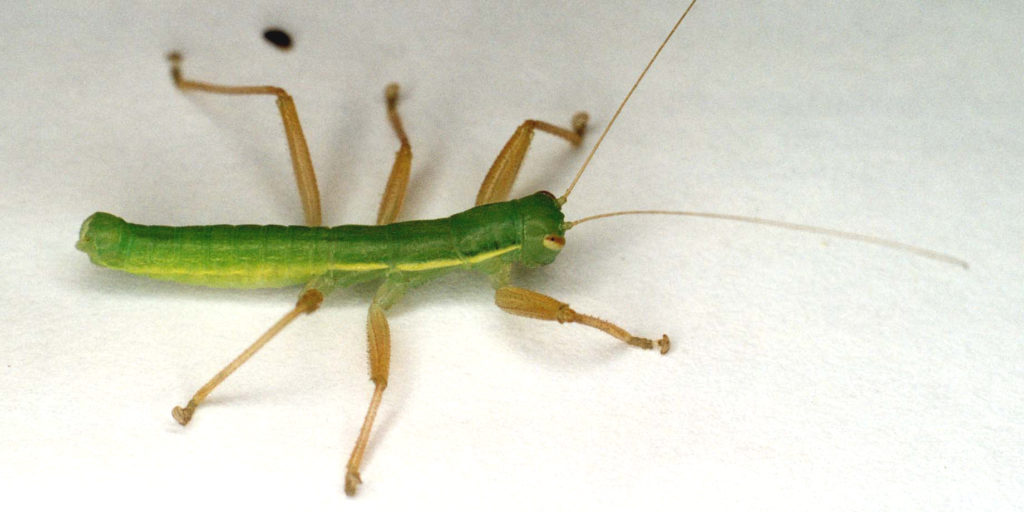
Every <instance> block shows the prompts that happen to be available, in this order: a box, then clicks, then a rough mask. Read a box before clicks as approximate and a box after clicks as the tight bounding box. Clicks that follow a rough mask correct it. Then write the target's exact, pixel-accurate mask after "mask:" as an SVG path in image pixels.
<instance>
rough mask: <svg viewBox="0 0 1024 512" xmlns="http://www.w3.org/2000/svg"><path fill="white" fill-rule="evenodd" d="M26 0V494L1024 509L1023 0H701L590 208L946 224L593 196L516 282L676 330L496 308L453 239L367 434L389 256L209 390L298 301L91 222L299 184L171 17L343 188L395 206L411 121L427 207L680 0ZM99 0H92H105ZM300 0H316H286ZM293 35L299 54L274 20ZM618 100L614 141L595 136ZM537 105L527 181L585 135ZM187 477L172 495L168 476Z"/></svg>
mask: <svg viewBox="0 0 1024 512" xmlns="http://www.w3.org/2000/svg"><path fill="white" fill-rule="evenodd" d="M65 4H66V3H63V2H41V3H35V4H34V5H32V6H26V5H20V6H8V7H6V8H5V11H4V16H3V17H2V21H0V33H2V38H0V49H2V54H3V58H2V59H0V76H2V77H3V79H2V80H0V98H2V100H0V119H2V121H0V180H2V181H0V191H2V194H0V205H2V212H3V215H4V219H5V222H4V231H3V234H2V235H0V240H2V247H3V250H2V252H0V265H2V267H3V272H2V274H0V276H2V277H0V280H2V281H0V290H2V292H0V293H2V300H3V304H2V307H0V311H2V312H3V313H2V315H3V317H4V326H5V328H4V336H3V341H2V342H0V363H2V365H0V410H3V413H2V414H0V454H2V455H0V495H2V496H3V497H4V501H5V503H7V504H10V503H15V504H16V505H18V506H15V507H14V508H15V509H24V508H28V507H29V506H31V508H34V509H40V508H51V509H57V507H60V508H64V509H67V508H71V506H73V505H74V506H77V505H82V504H94V505H102V506H104V507H105V508H107V509H111V510H116V509H129V508H131V509H135V510H154V509H156V510H160V509H171V508H175V509H177V510H182V509H188V508H191V506H195V507H197V508H198V509H204V508H209V507H210V506H212V505H226V504H229V503H230V504H234V505H236V506H235V507H233V508H237V509H247V510H260V509H270V508H277V509H281V508H282V507H285V506H287V508H288V509H291V510H315V509H335V510H336V509H338V508H339V507H346V508H349V507H359V508H365V507H371V506H372V507H392V508H396V509H397V508H404V509H408V508H411V507H412V506H422V505H424V504H429V503H441V504H447V505H451V506H459V505H464V506H469V505H483V504H488V505H489V506H493V507H496V508H507V509H513V510H535V509H562V510H564V509H567V508H568V507H569V506H570V505H573V506H576V507H577V508H578V509H580V510H598V509H609V510H623V509H626V508H627V507H628V508H629V509H631V510H641V509H642V507H644V506H655V508H664V507H667V506H668V505H672V506H678V507H685V508H688V509H697V510H700V509H714V510H718V509H736V510H749V509H762V510H765V509H779V510H791V509H814V510H826V509H847V510H881V509H891V510H905V509H917V510H961V509H965V508H967V509H988V510H996V509H1011V508H1014V506H1015V505H1019V504H1020V503H1021V501H1022V499H1024V491H1022V477H1021V472H1020V468H1021V467H1022V465H1024V461H1022V448H1021V446H1022V444H1024V443H1022V441H1024V439H1022V437H1024V436H1022V426H1021V424H1022V421H1024V402H1022V400H1021V391H1022V380H1024V379H1022V367H1024V366H1022V363H1024V348H1022V347H1024V345H1022V343H1021V342H1022V339H1021V338H1022V332H1024V329H1022V324H1024V322H1022V319H1021V315H1022V313H1021V312H1022V311H1024V308H1022V306H1024V301H1022V298H1024V270H1022V256H1024V221H1022V220H1021V197H1022V194H1024V173H1022V164H1021V162H1022V161H1024V146H1022V140H1024V137H1022V130H1021V128H1020V126H1021V119H1024V88H1022V87H1021V82H1020V77H1021V76H1022V71H1024V70H1022V62H1024V55H1022V50H1021V45H1020V41H1021V29H1020V27H1021V26H1024V14H1022V7H1021V5H1020V3H1019V2H1009V1H1005V2H987V3H984V4H982V5H981V6H977V5H974V6H967V5H966V4H964V5H959V4H956V3H954V4H953V5H946V4H944V5H941V6H940V5H937V4H935V3H934V2H917V1H896V2H886V3H881V4H877V5H876V6H871V5H863V4H853V3H850V4H847V5H845V6H824V5H818V3H807V2H788V1H784V2H772V3H770V7H769V6H754V7H752V6H751V2H738V1H720V2H703V3H701V4H699V5H697V7H696V8H695V10H694V12H693V13H692V15H691V18H690V19H689V20H687V21H686V22H685V23H684V25H683V27H682V28H681V31H680V33H679V34H678V36H677V38H676V39H675V40H674V41H672V42H671V43H670V45H669V46H668V47H667V49H666V50H665V52H664V55H663V57H662V59H661V61H660V62H658V63H657V65H656V66H655V68H654V70H653V71H652V72H651V73H650V75H649V77H648V81H647V82H646V83H645V84H644V85H643V86H642V87H641V88H640V90H639V91H638V92H637V94H636V96H635V101H634V102H633V103H632V104H631V105H630V106H629V108H628V109H627V110H626V112H625V113H624V114H623V116H622V117H621V119H620V123H619V124H618V125H617V126H616V128H615V129H614V130H613V131H612V133H611V135H610V136H609V137H608V139H607V140H606V144H605V145H604V147H603V148H602V150H601V151H600V152H599V153H598V156H597V158H596V160H595V162H594V164H593V165H592V166H591V170H590V173H589V175H587V176H585V177H584V179H583V180H582V182H581V184H580V185H579V187H578V188H577V192H576V193H575V194H574V195H573V197H572V198H571V200H570V203H569V204H568V205H567V207H566V210H567V214H568V216H569V217H570V218H578V217H580V216H583V215H588V214H592V213H598V212H604V211H609V210H613V209H623V208H686V209H699V210H710V211H717V212H727V213H737V214H747V215H759V216H763V217H768V218H775V219H782V220H788V221H792V222H805V223H813V224H817V225H821V226H826V227H831V228H836V229H845V230H851V231H858V232H863V233H870V234H875V235H879V236H884V237H889V238H893V239H897V240H900V241H904V242H907V243H912V244H917V245H922V246H926V247H929V248H933V249H936V250H941V251H948V252H951V253H955V254H956V255H958V256H961V257H963V258H965V259H967V260H968V261H970V263H971V265H972V267H971V269H970V270H969V271H964V270H962V269H959V268H956V267H953V266H949V265H943V264H938V263H934V262H931V261H927V260H922V259H919V258H914V257H911V256H908V255H906V254H903V253H898V252H893V251H889V250H885V249H879V248H875V247H871V246H866V245H862V244H856V243H852V242H846V241H842V240H832V239H827V238H823V237H819V236H813V235H806V234H800V233H789V232H780V231H778V230H773V229H769V228H759V227H752V226H742V225H732V224H728V223H723V222H713V221H699V220H682V219H671V218H634V219H618V220H607V221H604V222H603V223H594V224H590V225H585V226H581V227H580V228H578V229H577V230H574V231H572V232H570V234H569V235H570V236H569V245H568V247H567V248H566V250H565V251H564V253H563V255H562V257H561V258H560V259H559V261H557V262H556V263H555V264H554V265H552V266H550V267H547V268H545V269H542V270H540V271H537V272H529V273H527V272H522V273H520V274H519V278H520V279H519V281H518V282H519V283H521V284H524V285H526V286H532V287H535V288H538V289H540V290H541V291H544V292H547V293H550V294H552V295H554V296H556V297H558V298H561V299H563V300H566V301H567V302H569V303H571V304H573V305H574V306H576V307H577V309H580V310H582V311H587V312H592V313H594V314H597V315H600V316H605V317H609V318H611V319H613V320H615V321H617V322H619V323H621V324H623V325H624V326H626V327H627V328H629V329H631V330H634V331H636V332H637V333H638V334H642V335H651V336H656V335H660V334H661V333H662V332H666V333H668V334H669V335H670V336H672V338H673V341H674V350H673V351H672V352H671V353H670V354H669V355H668V356H666V357H658V356H657V355H655V354H650V353H642V352H639V351H636V350H631V349H628V348H624V347H621V346H619V345H617V344H615V343H614V342H613V341H611V340H610V339H608V338H606V337H604V336H603V335H600V334H599V333H595V332H590V331H589V330H586V329H582V328H573V327H559V326H557V325H548V324H540V323H536V322H531V321H528V320H525V319H519V318H513V317H509V316H507V315H504V314H502V313H501V312H499V311H498V310H497V309H496V308H494V307H493V306H492V305H491V294H490V291H489V290H488V288H487V286H486V284H485V282H484V281H483V280H481V279H479V278H476V277H472V276H462V277H459V276H455V277H452V278H449V279H444V280H443V281H442V282H440V283H437V284H434V285H431V286H427V287H425V288H423V289H421V290H419V291H417V292H415V293H412V294H410V295H409V296H408V297H407V299H406V300H405V301H404V302H402V303H401V304H400V305H399V306H397V307H396V308H395V309H394V310H393V313H392V315H391V327H392V334H393V338H394V342H393V349H392V354H393V356H392V357H393V360H392V365H391V367H392V379H391V385H390V388H389V390H388V393H387V394H386V396H385V402H384V405H383V407H382V409H381V413H380V415H379V420H378V425H377V429H376V432H375V435H374V438H373V441H372V443H371V445H370V448H369V451H368V455H367V459H366V464H365V468H364V471H363V477H364V481H365V482H366V483H365V485H364V486H363V487H362V488H361V490H360V496H359V497H358V499H356V500H354V501H346V500H345V498H344V495H343V493H342V490H341V487H342V478H343V471H344V469H343V466H344V462H345V460H346V458H347V456H348V452H349V449H350V448H351V443H352V441H353V440H354V439H355V436H356V433H357V430H358V427H359V424H360V422H361V419H362V415H363V413H364V410H365V407H366V403H367V400H368V398H369V395H370V391H371V388H370V385H369V383H368V382H367V378H366V361H365V348H364V347H365V342H364V321H365V320H364V315H365V308H366V305H367V301H368V298H369V296H370V294H371V293H372V288H370V287H362V288H358V289H356V290H353V291H352V293H342V294H339V295H338V296H337V297H332V298H331V299H330V301H329V302H328V304H327V305H326V306H325V308H324V309H323V310H321V312H319V313H317V314H316V315H314V316H312V317H308V318H304V319H301V320H300V321H299V322H297V323H296V324H295V325H294V326H293V327H292V328H290V329H289V330H288V331H286V333H285V334H284V335H282V336H281V338H280V339H278V340H276V341H275V342H274V343H272V344H271V345H270V346H269V347H268V348H267V349H266V350H265V352H264V353H261V354H260V355H259V356H257V357H256V359H255V360H254V361H253V362H252V363H250V365H249V366H247V367H245V368H244V369H242V370H241V371H240V372H239V373H238V374H237V375H235V376H234V377H232V378H231V379H230V380H229V381H228V383H227V384H226V385H225V386H224V387H223V388H222V389H220V390H218V391H217V392H216V393H214V395H212V397H211V399H210V401H209V403H208V405H207V406H206V407H204V408H201V409H200V410H199V412H198V413H197V416H196V419H195V420H194V421H193V423H192V424H191V425H189V427H188V428H186V429H182V428H180V427H179V426H178V425H177V424H175V423H174V422H173V420H172V419H171V416H170V409H171V407H172V406H173V405H175V404H177V403H182V402H183V401H184V400H186V399H187V397H188V396H189V395H190V394H191V393H192V392H193V391H194V389H195V386H198V385H199V384H201V383H202V382H204V381H205V379H206V378H208V377H209V376H210V375H212V373H213V372H215V371H216V370H217V369H219V368H220V366H221V365H222V364H224V363H226V362H227V361H228V360H230V358H231V357H233V356H234V355H235V354H236V353H237V351H238V350H240V349H241V348H243V347H244V346H245V345H246V344H247V343H249V342H250V341H251V340H252V339H253V338H254V337H255V336H257V335H258V334H259V333H260V332H262V330H263V329H265V328H266V327H267V326H268V325H269V324H270V323H271V322H272V321H273V320H274V319H276V318H277V317H278V316H279V315H280V314H281V313H283V312H284V311H285V310H286V309H287V308H288V307H289V306H290V305H291V304H292V301H293V300H294V297H295V293H296V292H295V290H277V291H259V292H237V291H217V290H206V289H198V288H189V287H183V286H177V285H173V284H166V283H158V282H151V281H147V280H144V279H140V278H135V277H132V276H128V275H121V274H118V273H115V272H112V271H107V270H104V269H100V268H97V267H94V266H91V265H89V264H88V262H87V260H86V258H85V257H84V256H83V255H82V254H80V253H78V252H76V251H74V249H73V243H74V241H75V237H76V234H77V230H78V226H79V223H80V222H81V221H82V219H84V218H85V217H86V216H88V215H89V214H90V213H92V212H93V211H96V210H105V211H110V212H112V213H116V214H118V215H122V216H124V217H125V218H127V219H129V220H132V221H135V222H143V223H164V224H196V223H295V222H298V221H300V220H301V212H300V210H299V205H298V200H297V198H296V197H295V192H294V190H293V185H292V183H291V181H290V180H291V178H290V171H289V168H288V162H287V152H286V149H285V144H284V139H283V136H282V134H281V130H280V125H279V120H278V117H277V112H276V109H275V108H274V106H273V101H272V100H270V99H267V98H262V99H251V98H249V99H234V98H223V97H210V96H202V95H197V94H188V95H184V94H181V93H179V92H178V91H176V90H175V89H174V88H173V87H172V86H171V82H170V79H169V77H168V71H167V66H166V63H165V61H164V59H163V55H164V54H165V53H166V52H167V51H169V50H172V49H178V50H180V51H183V52H184V53H185V54H186V59H187V60H186V63H185V67H186V72H187V74H188V75H190V76H192V77H195V78H197V79H204V80H210V81H215V82H225V83H243V84H245V83H272V84H277V85H281V86H284V87H286V88H287V89H288V90H289V91H290V92H291V93H292V94H293V95H294V96H295V98H296V101H297V103H298V107H299V112H300V115H301V117H302V120H303V122H304V125H305V129H306V135H307V137H308V138H309V142H310V146H311V150H312V154H313V159H314V162H315V163H316V164H317V167H318V170H319V175H320V182H321V190H322V193H323V199H324V205H325V214H326V219H327V220H328V221H329V222H330V223H345V222H348V223H368V222H371V221H372V219H373V216H374V214H375V212H376V204H377V201H378V198H379V194H380V191H381V189H382V187H383V184H384V180H385V177H386V172H387V169H388V168H389V167H390V163H391V158H392V155H393V152H394V151H395V149H397V144H396V142H395V140H394V138H393V136H392V134H391V133H390V130H389V127H388V126H387V123H386V119H385V116H384V107H383V103H382V99H381V96H382V93H381V91H382V88H383V86H384V84H385V83H387V82H388V81H392V80H395V81H398V82H400V83H401V84H402V85H403V87H404V93H405V96H404V98H403V102H402V104H401V107H400V108H401V112H402V115H403V116H404V118H405V122H406V127H407V129H408V131H409V133H410V137H411V139H412V143H413V152H414V155H415V157H414V162H413V178H412V183H411V190H412V191H411V193H410V197H409V199H408V201H407V203H406V209H405V211H404V215H403V218H407V219H408V218H430V217H438V216H444V215H448V214H450V213H453V212H455V211H458V210H461V209H464V208H466V207H468V206H469V205H470V204H471V203H472V199H473V197H474V195H475V193H476V187H477V186H478V184H479V181H480V180H481V179H482V177H483V175H484V173H485V172H486V169H487V166H488V165H489V164H490V161H491V159H492V158H493V157H494V155H495V154H496V153H497V151H498V149H499V148H500V147H501V145H502V144H503V143H504V141H505V139H506V138H507V137H508V136H509V135H510V134H511V133H512V130H513V129H514V128H515V126H516V125H517V124H518V123H519V122H520V121H521V120H522V119H524V118H527V117H537V118H542V119H546V120H550V121H555V122H564V121H565V120H568V118H569V116H570V115H571V113H572V112H573V111H575V110H578V109H585V110H588V111H590V113H591V115H592V119H593V121H594V123H593V126H594V127H595V128H599V127H601V126H602V125H603V123H605V122H606V121H607V119H608V117H609V115H610V114H611V112H612V111H613V109H614V107H615V105H616V104H617V102H618V101H619V100H620V99H621V96H622V94H623V93H624V92H625V91H626V89H627V87H628V85H629V83H630V81H631V80H633V78H634V77H635V75H636V73H637V72H638V71H639V70H640V68H641V67H642V64H643V62H644V60H645V59H647V57H648V56H649V55H650V53H651V52H652V51H653V49H654V48H655V46H656V45H657V43H658V42H659V40H660V39H661V37H662V36H663V35H664V32H665V31H666V30H667V28H668V27H669V26H670V25H671V22H672V20H673V19H674V18H675V17H676V16H677V15H678V14H679V12H680V10H681V9H682V7H683V6H682V5H681V4H680V3H676V2H643V3H641V4H636V5H634V6H630V7H625V6H623V5H621V4H620V3H613V2H608V3H607V5H604V6H598V7H594V5H593V4H594V3H593V2H580V3H575V4H573V3H567V4H565V5H561V6H551V5H548V3H547V2H520V3H516V4H515V6H514V7H512V6H503V7H499V8H496V7H494V6H492V5H488V6H486V7H485V6H483V5H477V4H476V3H475V2H468V3H463V2H451V3H438V2H418V3H416V7H409V6H406V5H403V4H402V3H395V4H390V5H388V4H384V3H375V5H374V6H373V7H368V6H366V5H364V3H361V2H360V3H358V4H357V5H347V2H305V3H304V4H305V6H304V7H301V8H296V7H291V6H289V7H285V6H284V4H286V3H282V5H275V3H274V2H251V3H246V4H244V5H229V4H227V3H217V4H215V5H213V6H206V7H180V6H178V5H177V4H178V3H177V2H163V3H162V4H163V5H162V6H161V5H159V4H160V3H151V4H150V6H147V7H141V6H125V5H121V4H120V3H114V2H111V3H97V2H93V3H92V4H93V5H92V6H90V7H89V8H86V7H85V6H81V7H77V6H68V5H65ZM97 4H98V5H97ZM287 4H291V3H290V2H289V3H287ZM271 24H275V25H280V26H282V27H284V28H286V29H288V30H290V31H291V32H292V34H293V35H294V36H295V48H294V49H293V50H292V51H291V52H289V53H282V52H279V51H278V50H276V49H274V48H272V47H271V46H269V45H268V44H266V43H265V42H264V41H263V40H262V39H261V37H260V33H261V31H262V29H263V28H264V27H265V26H267V25H271ZM592 133H594V134H595V136H591V137H590V139H589V140H590V141H593V140H595V139H596V129H595V131H594V132H592ZM582 156H583V152H582V151H579V152H570V151H567V150H566V148H565V147H564V145H563V144H561V143H560V142H559V141H556V140H552V139H551V138H550V137H547V136H545V135H543V134H541V135H538V136H537V137H536V139H535V144H534V148H533V150H532V152H531V154H530V157H529V159H528V162H527V164H526V167H525V168H524V171H523V175H522V177H521V179H520V181H519V183H518V184H517V186H516V188H515V192H516V193H523V194H525V193H528V192H532V191H533V190H536V189H539V188H548V189H552V190H554V191H555V192H560V191H561V190H563V189H564V187H565V186H566V184H567V183H568V181H569V178H570V176H571V174H572V172H573V171H574V170H575V169H576V167H577V166H578V165H579V163H580V162H581V160H582ZM179 507H181V508H179Z"/></svg>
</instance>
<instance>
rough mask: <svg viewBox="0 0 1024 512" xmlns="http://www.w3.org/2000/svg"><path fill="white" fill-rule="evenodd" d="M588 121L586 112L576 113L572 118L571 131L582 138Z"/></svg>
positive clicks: (588, 117)
mask: <svg viewBox="0 0 1024 512" xmlns="http://www.w3.org/2000/svg"><path fill="white" fill-rule="evenodd" d="M588 121H590V116H589V115H587V113H586V112H576V113H575V114H573V116H572V121H571V123H572V131H574V132H576V134H577V135H579V136H580V137H582V136H583V133H584V132H586V130H587V122H588Z"/></svg>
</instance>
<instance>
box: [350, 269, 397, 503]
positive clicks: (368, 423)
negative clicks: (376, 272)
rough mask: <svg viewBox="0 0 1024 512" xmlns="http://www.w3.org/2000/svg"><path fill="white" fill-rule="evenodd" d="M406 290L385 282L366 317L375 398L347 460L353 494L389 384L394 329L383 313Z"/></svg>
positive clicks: (351, 494)
mask: <svg viewBox="0 0 1024 512" xmlns="http://www.w3.org/2000/svg"><path fill="white" fill-rule="evenodd" d="M404 290H405V284H404V283H399V282H395V281H385V282H384V284H383V285H381V287H380V289H378V290H377V294H376V295H375V296H374V298H373V303H372V304H370V312H369V314H368V315H367V319H366V339H367V344H368V345H369V356H370V380H371V381H372V382H373V397H372V398H371V399H370V407H369V408H368V409H367V411H366V417H365V418H363V426H362V428H361V429H359V437H358V438H357V439H356V445H355V446H354V447H353V448H352V455H351V456H350V457H349V459H348V464H347V465H346V469H347V471H346V473H345V494H347V495H349V496H354V495H355V493H356V488H357V487H358V486H359V484H361V483H362V480H361V479H360V477H359V466H360V465H361V464H362V462H363V454H364V453H365V452H366V445H367V443H368V442H369V441H370V430H371V429H372V428H373V420H374V418H375V417H376V416H377V408H378V407H379V406H380V402H381V399H382V398H383V397H384V388H386V387H387V386H388V374H389V373H390V368H389V366H390V361H391V330H390V328H389V327H388V319H387V317H386V316H384V310H385V309H387V308H389V307H391V305H392V304H394V303H395V301H397V300H398V298H399V297H400V296H401V294H402V293H403V292H404Z"/></svg>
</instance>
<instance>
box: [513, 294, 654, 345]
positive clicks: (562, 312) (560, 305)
mask: <svg viewBox="0 0 1024 512" xmlns="http://www.w3.org/2000/svg"><path fill="white" fill-rule="evenodd" d="M494 302H495V304H497V305H498V307H499V308H501V309H503V310H505V311H507V312H509V313H512V314H513V315H519V316H525V317H529V318H537V319H540V320H555V321H557V322H558V323H578V324H583V325H587V326H590V327H593V328H595V329H600V330H602V331H604V332H606V333H608V334H611V335H612V336H614V337H616V338H618V339H620V340H622V341H624V342H626V343H628V344H629V345H632V346H634V347H638V348H642V349H647V350H650V349H652V348H654V346H655V345H657V346H658V349H659V351H660V352H661V353H662V354H666V353H667V352H668V349H669V346H670V342H669V339H668V336H666V335H662V336H661V339H660V340H657V341H654V340H650V339H647V338H638V337H636V336H633V335H632V334H630V333H629V332H627V331H626V330H625V329H623V328H621V327H619V326H617V325H615V324H613V323H611V322H608V321H606V320H601V319H600V318H596V317H593V316H590V315H584V314H582V313H577V312H576V311H575V310H573V309H572V308H570V307H569V305H568V304H566V303H564V302H560V301H558V300H556V299H553V298H551V297H548V296H547V295H544V294H542V293H537V292H535V291H531V290H527V289H524V288H516V287H515V286H504V287H502V288H498V290H497V291H495V292H494Z"/></svg>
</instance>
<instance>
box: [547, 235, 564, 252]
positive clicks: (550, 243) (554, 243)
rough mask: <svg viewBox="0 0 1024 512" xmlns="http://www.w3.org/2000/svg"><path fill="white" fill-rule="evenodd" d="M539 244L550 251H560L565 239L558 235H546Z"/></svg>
mask: <svg viewBox="0 0 1024 512" xmlns="http://www.w3.org/2000/svg"><path fill="white" fill-rule="evenodd" d="M541 243H542V244H544V247H546V248H548V249H550V250H552V251H561V250H562V247H565V238H562V237H560V236H558V235H548V236H546V237H544V241H543V242H541Z"/></svg>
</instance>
